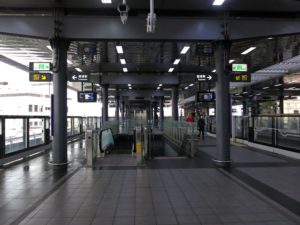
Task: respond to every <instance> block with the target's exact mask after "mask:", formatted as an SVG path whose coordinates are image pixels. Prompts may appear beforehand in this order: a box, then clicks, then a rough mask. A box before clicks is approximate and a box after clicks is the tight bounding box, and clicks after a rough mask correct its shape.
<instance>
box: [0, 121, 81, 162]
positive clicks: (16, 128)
mask: <svg viewBox="0 0 300 225" xmlns="http://www.w3.org/2000/svg"><path fill="white" fill-rule="evenodd" d="M82 132H83V118H82V117H75V116H72V117H68V118H67V134H68V137H71V136H75V135H79V134H81V133H82ZM50 142H51V120H50V117H47V116H0V158H5V157H7V156H10V155H13V154H17V153H20V152H24V151H27V150H30V149H32V148H34V147H37V146H41V145H46V144H49V143H50Z"/></svg>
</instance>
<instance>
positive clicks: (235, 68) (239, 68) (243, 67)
mask: <svg viewBox="0 0 300 225" xmlns="http://www.w3.org/2000/svg"><path fill="white" fill-rule="evenodd" d="M247 71H248V65H247V64H232V72H247Z"/></svg>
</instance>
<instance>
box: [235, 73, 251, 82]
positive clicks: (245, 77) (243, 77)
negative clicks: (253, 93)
mask: <svg viewBox="0 0 300 225" xmlns="http://www.w3.org/2000/svg"><path fill="white" fill-rule="evenodd" d="M230 81H231V82H251V74H250V73H240V74H231V75H230Z"/></svg>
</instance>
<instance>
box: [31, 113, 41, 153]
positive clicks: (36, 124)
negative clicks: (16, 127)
mask: <svg viewBox="0 0 300 225" xmlns="http://www.w3.org/2000/svg"><path fill="white" fill-rule="evenodd" d="M44 143H45V135H44V119H40V118H30V119H29V147H33V146H37V145H41V144H44Z"/></svg>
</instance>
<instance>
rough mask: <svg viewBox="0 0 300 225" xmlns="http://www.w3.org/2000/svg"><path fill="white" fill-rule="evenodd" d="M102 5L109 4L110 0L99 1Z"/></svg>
mask: <svg viewBox="0 0 300 225" xmlns="http://www.w3.org/2000/svg"><path fill="white" fill-rule="evenodd" d="M101 2H102V3H103V4H111V0H101Z"/></svg>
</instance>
